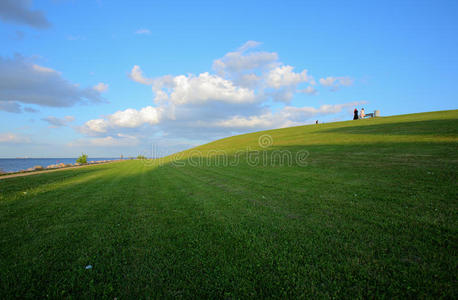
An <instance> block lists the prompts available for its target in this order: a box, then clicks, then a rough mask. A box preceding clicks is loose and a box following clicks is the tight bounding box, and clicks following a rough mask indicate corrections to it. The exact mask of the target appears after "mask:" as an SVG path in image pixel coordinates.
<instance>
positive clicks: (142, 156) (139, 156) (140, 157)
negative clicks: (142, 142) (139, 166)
mask: <svg viewBox="0 0 458 300" xmlns="http://www.w3.org/2000/svg"><path fill="white" fill-rule="evenodd" d="M137 159H146V156H144V155H140V154H139V155H138V156H137Z"/></svg>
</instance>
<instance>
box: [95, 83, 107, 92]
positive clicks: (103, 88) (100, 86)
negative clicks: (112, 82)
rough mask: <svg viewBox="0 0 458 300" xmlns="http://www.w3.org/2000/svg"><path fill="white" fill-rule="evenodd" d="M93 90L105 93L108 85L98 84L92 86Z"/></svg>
mask: <svg viewBox="0 0 458 300" xmlns="http://www.w3.org/2000/svg"><path fill="white" fill-rule="evenodd" d="M93 89H94V90H96V91H97V92H99V93H103V92H106V91H107V90H108V84H106V83H103V82H99V83H97V84H96V85H94V86H93Z"/></svg>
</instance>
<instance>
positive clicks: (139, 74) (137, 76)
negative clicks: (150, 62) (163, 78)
mask: <svg viewBox="0 0 458 300" xmlns="http://www.w3.org/2000/svg"><path fill="white" fill-rule="evenodd" d="M129 77H130V79H132V80H133V81H136V82H138V83H141V84H146V85H151V84H153V79H152V78H147V77H144V76H143V71H142V69H141V68H140V66H137V65H135V66H134V67H133V68H132V70H131V71H130V74H129Z"/></svg>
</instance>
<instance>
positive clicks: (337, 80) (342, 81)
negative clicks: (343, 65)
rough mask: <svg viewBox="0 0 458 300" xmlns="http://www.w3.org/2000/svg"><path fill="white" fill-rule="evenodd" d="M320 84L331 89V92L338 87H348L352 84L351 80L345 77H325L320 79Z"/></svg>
mask: <svg viewBox="0 0 458 300" xmlns="http://www.w3.org/2000/svg"><path fill="white" fill-rule="evenodd" d="M320 84H321V85H323V86H327V87H331V90H332V91H336V90H337V89H338V88H339V86H350V85H352V84H353V79H351V78H350V77H348V76H345V77H332V76H329V77H326V78H320Z"/></svg>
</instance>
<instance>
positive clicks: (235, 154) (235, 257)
mask: <svg viewBox="0 0 458 300" xmlns="http://www.w3.org/2000/svg"><path fill="white" fill-rule="evenodd" d="M264 134H267V135H269V136H270V137H271V138H272V140H271V141H272V145H271V146H270V147H267V148H262V147H260V146H259V144H258V139H259V137H260V136H261V135H264ZM457 146H458V111H457V110H455V111H444V112H434V113H424V114H413V115H404V116H396V117H387V118H377V119H367V120H358V121H350V122H340V123H332V124H320V125H317V126H315V125H311V126H301V127H293V128H286V129H278V130H270V131H265V132H260V133H252V134H245V135H240V136H235V137H231V138H226V139H222V140H219V141H216V142H213V143H210V144H207V145H203V146H200V147H197V148H195V149H192V150H189V151H184V152H182V153H179V154H177V155H174V156H170V157H167V158H166V159H164V160H161V161H160V162H159V161H155V162H154V163H151V162H144V161H127V162H120V163H115V164H107V165H100V166H94V167H90V168H82V169H75V170H64V171H60V172H54V173H47V174H40V175H34V176H29V177H18V178H9V179H3V180H0V298H10V297H29V298H37V297H40V298H41V297H50V298H57V297H76V298H79V297H105V298H114V297H117V298H118V299H122V298H130V297H161V298H162V297H167V298H180V297H183V298H189V297H212V298H213V297H218V298H222V297H228V298H232V297H233V298H244V297H267V296H272V297H284V296H289V297H299V298H301V297H302V298H309V297H339V298H361V297H371V298H372V297H381V296H384V297H390V298H391V297H396V298H398V297H439V296H442V297H449V298H457V296H458V293H457V286H456V278H457V271H456V270H457V269H458V266H457V261H458V260H457V252H456V251H457V248H458V247H457V246H458V243H457V242H458V238H457V231H458V218H457V206H458V205H457V204H458V203H457V181H456V179H457V178H456V175H457V166H458V152H457ZM214 150H218V151H219V152H218V151H214ZM257 150H262V151H261V152H259V153H257V152H256V151H257ZM278 150H281V151H286V150H287V151H291V154H292V156H293V157H295V154H296V153H297V152H299V153H306V154H307V155H306V156H305V157H302V158H305V159H306V161H305V162H306V164H305V165H304V164H303V162H304V161H303V160H301V161H300V162H301V163H300V164H299V163H298V161H297V160H294V159H293V161H292V162H291V165H288V164H289V163H288V162H286V161H283V165H281V164H280V163H281V160H280V157H279V156H276V154H274V152H275V151H277V152H278ZM221 151H225V153H226V154H227V155H228V158H229V161H230V162H231V163H233V164H236V165H237V166H230V165H227V166H225V165H224V163H220V162H221V161H220V160H218V159H219V158H221V155H222V154H223V153H222V152H221ZM301 151H302V152H301ZM247 153H249V154H247ZM283 153H287V152H283ZM256 155H258V156H257V157H258V158H259V162H258V163H257V164H256V165H254V163H253V161H255V160H254V159H253V157H256ZM217 158H218V159H217ZM264 158H265V160H264ZM272 158H273V160H272ZM175 159H180V160H181V161H180V162H178V163H176V162H173V160H175ZM237 159H238V162H237ZM263 161H266V162H267V163H263ZM87 265H92V266H93V268H92V269H89V270H86V269H85V266H87Z"/></svg>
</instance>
